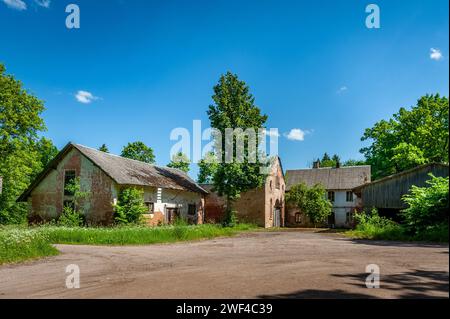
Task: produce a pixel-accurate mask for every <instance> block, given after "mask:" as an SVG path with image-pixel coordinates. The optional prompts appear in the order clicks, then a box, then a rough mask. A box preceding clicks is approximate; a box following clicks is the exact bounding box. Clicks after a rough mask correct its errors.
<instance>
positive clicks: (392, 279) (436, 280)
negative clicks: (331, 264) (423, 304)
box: [258, 270, 449, 299]
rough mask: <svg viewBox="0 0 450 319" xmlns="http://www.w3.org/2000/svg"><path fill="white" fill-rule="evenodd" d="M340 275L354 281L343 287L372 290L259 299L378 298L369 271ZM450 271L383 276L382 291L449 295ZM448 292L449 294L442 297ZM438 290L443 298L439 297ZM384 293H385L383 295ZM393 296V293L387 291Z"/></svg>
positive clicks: (299, 293) (305, 292)
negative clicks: (367, 279)
mask: <svg viewBox="0 0 450 319" xmlns="http://www.w3.org/2000/svg"><path fill="white" fill-rule="evenodd" d="M332 276H334V277H338V278H345V279H350V282H346V283H342V285H343V286H345V285H347V286H348V285H351V286H354V287H355V286H356V287H358V289H366V291H367V292H368V293H359V292H353V291H354V288H353V289H348V290H345V289H334V290H315V289H308V290H299V291H294V292H292V293H286V294H274V295H261V296H258V297H259V298H264V299H266V298H267V299H280V298H283V299H284V298H286V299H292V298H294V299H303V298H305V299H372V298H377V296H376V295H375V294H373V295H371V294H369V292H374V293H375V292H377V290H378V289H370V290H369V289H368V288H366V284H365V282H366V278H367V276H368V274H367V273H359V274H333V275H332ZM448 280H449V274H448V272H445V271H426V270H412V271H408V272H404V273H399V274H391V275H382V274H381V278H380V288H379V289H380V290H389V291H395V292H399V294H398V293H397V294H394V296H396V297H398V298H413V299H422V298H448V291H449V288H448V286H449V281H448ZM443 292H446V293H447V296H446V297H445V296H442V293H443ZM436 293H438V294H439V295H441V297H436ZM383 295H384V294H383ZM386 295H388V296H389V297H392V296H393V294H391V293H387V294H386Z"/></svg>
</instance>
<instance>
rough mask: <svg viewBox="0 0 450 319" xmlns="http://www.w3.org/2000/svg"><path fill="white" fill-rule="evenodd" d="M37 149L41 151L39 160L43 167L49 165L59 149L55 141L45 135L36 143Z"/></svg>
mask: <svg viewBox="0 0 450 319" xmlns="http://www.w3.org/2000/svg"><path fill="white" fill-rule="evenodd" d="M36 150H37V151H38V153H39V161H40V162H41V165H42V168H44V167H45V166H47V164H48V163H50V161H51V160H52V159H53V158H54V157H55V156H56V155H57V154H58V149H57V148H56V146H55V145H53V142H52V141H51V140H49V139H47V138H45V137H42V138H41V139H40V140H39V141H38V142H37V143H36Z"/></svg>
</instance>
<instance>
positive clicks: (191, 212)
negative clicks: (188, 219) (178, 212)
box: [188, 204, 197, 216]
mask: <svg viewBox="0 0 450 319" xmlns="http://www.w3.org/2000/svg"><path fill="white" fill-rule="evenodd" d="M195 214H197V207H196V206H195V205H194V204H189V205H188V215H190V216H194V215H195Z"/></svg>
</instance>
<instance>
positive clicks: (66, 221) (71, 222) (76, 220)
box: [57, 206, 84, 227]
mask: <svg viewBox="0 0 450 319" xmlns="http://www.w3.org/2000/svg"><path fill="white" fill-rule="evenodd" d="M83 224H84V216H83V215H81V214H80V213H79V212H77V211H76V210H75V209H74V208H73V207H70V206H64V208H63V213H62V214H61V215H60V216H59V219H58V223H57V225H59V226H67V227H79V226H82V225H83Z"/></svg>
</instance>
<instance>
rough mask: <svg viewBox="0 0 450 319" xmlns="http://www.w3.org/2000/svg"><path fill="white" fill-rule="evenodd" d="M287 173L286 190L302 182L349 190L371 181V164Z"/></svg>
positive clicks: (331, 188)
mask: <svg viewBox="0 0 450 319" xmlns="http://www.w3.org/2000/svg"><path fill="white" fill-rule="evenodd" d="M286 175H287V181H286V190H289V189H290V188H291V187H292V186H294V185H296V184H300V183H305V184H306V185H307V186H309V187H311V186H314V185H317V184H321V185H323V186H324V187H325V188H326V189H329V190H346V189H347V190H349V189H353V188H355V187H357V186H360V185H363V184H366V183H370V165H361V166H344V167H340V168H330V167H324V168H312V169H297V170H288V171H286Z"/></svg>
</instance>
